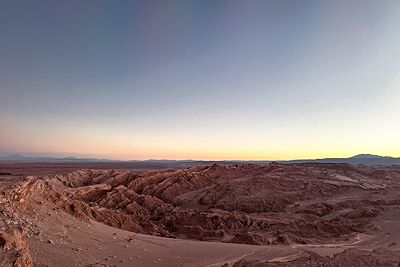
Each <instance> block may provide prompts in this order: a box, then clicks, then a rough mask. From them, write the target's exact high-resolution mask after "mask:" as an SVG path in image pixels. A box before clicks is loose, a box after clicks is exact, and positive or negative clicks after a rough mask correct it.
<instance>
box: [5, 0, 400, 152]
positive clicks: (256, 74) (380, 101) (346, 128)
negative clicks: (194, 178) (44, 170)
mask: <svg viewBox="0 0 400 267" xmlns="http://www.w3.org/2000/svg"><path fill="white" fill-rule="evenodd" d="M0 36H1V42H0V58H1V61H0V123H1V125H2V127H1V131H0V153H1V154H8V153H24V154H32V155H77V156H99V157H100V156H101V157H109V158H122V159H144V158H177V159H179V158H194V159H232V158H235V159H289V158H315V157H330V156H350V155H352V154H357V153H376V154H384V155H393V156H400V142H399V141H398V136H397V135H398V132H399V131H400V126H398V125H399V123H398V122H399V119H398V118H399V116H400V108H399V107H400V95H399V92H400V2H399V1H339V0H338V1H306V0H304V1H118V2H111V1H57V2H54V1H44V0H40V1H3V2H2V3H1V4H0Z"/></svg>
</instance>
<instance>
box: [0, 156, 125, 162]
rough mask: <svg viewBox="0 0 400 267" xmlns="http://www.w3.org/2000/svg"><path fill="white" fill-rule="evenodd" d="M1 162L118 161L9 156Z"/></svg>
mask: <svg viewBox="0 0 400 267" xmlns="http://www.w3.org/2000/svg"><path fill="white" fill-rule="evenodd" d="M0 161H8V162H27V163H28V162H37V163H39V162H40V163H68V162H70V163H79V162H114V161H118V160H109V159H96V158H76V157H29V156H23V155H18V154H15V155H9V156H2V157H0Z"/></svg>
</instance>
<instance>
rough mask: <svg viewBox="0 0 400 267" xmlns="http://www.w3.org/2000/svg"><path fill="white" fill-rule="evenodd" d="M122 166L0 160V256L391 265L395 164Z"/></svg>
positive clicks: (38, 260) (128, 262)
mask: <svg viewBox="0 0 400 267" xmlns="http://www.w3.org/2000/svg"><path fill="white" fill-rule="evenodd" d="M107 164H109V166H107ZM127 165H129V164H126V163H125V164H123V163H117V164H114V165H112V164H111V163H103V164H97V165H96V164H86V165H85V164H77V163H76V164H62V163H52V164H50V163H49V164H39V163H30V164H29V163H3V164H1V165H0V167H1V169H0V170H1V173H2V175H1V176H0V177H1V198H0V209H1V213H0V227H1V232H0V244H1V246H2V251H1V256H0V265H1V266H20V267H22V266H204V267H205V266H236V267H238V266H398V265H399V264H400V231H399V228H398V222H399V220H400V191H399V189H400V166H366V165H351V164H330V163H299V164H281V163H275V162H272V163H266V164H214V165H210V166H191V167H186V168H177V169H176V168H175V169H174V168H169V169H154V166H150V167H149V168H150V169H148V170H144V169H143V168H142V169H140V170H137V171H135V170H134V169H129V168H128V167H129V166H127ZM131 165H132V164H131ZM100 166H102V167H101V168H100ZM93 167H97V168H93ZM142 167H143V166H142ZM151 169H153V170H151ZM49 255H51V256H49Z"/></svg>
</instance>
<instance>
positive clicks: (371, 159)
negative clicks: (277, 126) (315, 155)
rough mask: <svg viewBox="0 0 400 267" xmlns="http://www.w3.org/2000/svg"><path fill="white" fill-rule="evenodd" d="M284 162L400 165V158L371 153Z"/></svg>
mask: <svg viewBox="0 0 400 267" xmlns="http://www.w3.org/2000/svg"><path fill="white" fill-rule="evenodd" d="M282 163H348V164H362V165H386V166H387V165H400V158H394V157H382V156H378V155H371V154H359V155H356V156H353V157H350V158H325V159H309V160H288V161H282Z"/></svg>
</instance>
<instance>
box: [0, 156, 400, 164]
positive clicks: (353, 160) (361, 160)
mask: <svg viewBox="0 0 400 267" xmlns="http://www.w3.org/2000/svg"><path fill="white" fill-rule="evenodd" d="M0 162H24V163H101V162H142V163H153V164H156V163H160V164H166V163H167V164H170V165H174V164H180V165H181V164H184V165H188V166H193V165H202V166H204V165H212V164H215V163H218V164H243V163H249V164H265V163H270V162H272V161H267V160H265V161H263V160H257V161H252V160H249V161H243V160H222V161H212V160H208V161H205V160H167V159H149V160H126V161H123V160H111V159H97V158H78V157H34V156H24V155H17V154H15V155H7V156H0ZM276 162H279V163H348V164H362V165H386V166H388V165H400V158H396V157H387V156H378V155H372V154H359V155H356V156H353V157H349V158H323V159H301V160H285V161H276Z"/></svg>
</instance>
